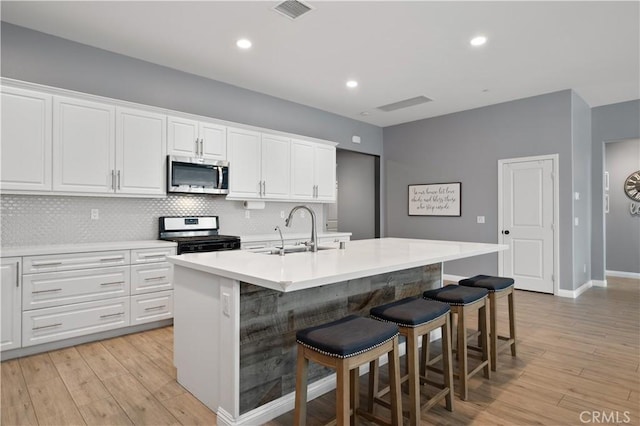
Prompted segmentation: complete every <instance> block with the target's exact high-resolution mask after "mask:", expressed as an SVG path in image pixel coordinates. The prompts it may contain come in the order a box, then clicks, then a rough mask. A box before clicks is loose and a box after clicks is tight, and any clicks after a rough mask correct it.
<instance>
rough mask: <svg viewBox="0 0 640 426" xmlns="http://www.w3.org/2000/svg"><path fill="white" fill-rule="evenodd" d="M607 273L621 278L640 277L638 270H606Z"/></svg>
mask: <svg viewBox="0 0 640 426" xmlns="http://www.w3.org/2000/svg"><path fill="white" fill-rule="evenodd" d="M605 275H608V276H612V277H620V278H635V279H640V273H638V272H624V271H608V270H607V271H605Z"/></svg>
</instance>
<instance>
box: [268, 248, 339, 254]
mask: <svg viewBox="0 0 640 426" xmlns="http://www.w3.org/2000/svg"><path fill="white" fill-rule="evenodd" d="M334 249H335V247H318V251H321V250H334ZM260 253H261V254H277V255H279V254H280V249H279V248H272V249H271V250H269V251H262V252H260ZM289 253H311V247H308V246H295V247H285V248H284V254H289Z"/></svg>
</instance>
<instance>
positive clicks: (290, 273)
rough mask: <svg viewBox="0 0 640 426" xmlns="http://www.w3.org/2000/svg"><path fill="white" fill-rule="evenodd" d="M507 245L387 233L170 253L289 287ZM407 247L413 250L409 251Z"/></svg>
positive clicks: (224, 272) (180, 260)
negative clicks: (274, 248)
mask: <svg viewBox="0 0 640 426" xmlns="http://www.w3.org/2000/svg"><path fill="white" fill-rule="evenodd" d="M508 248H509V246H507V245H504V244H484V243H467V242H456V241H437V240H414V239H402V238H383V239H373V240H359V241H352V242H350V243H348V245H347V249H346V250H340V249H334V250H324V251H319V252H317V253H291V254H287V255H286V256H277V255H266V254H260V253H252V252H248V251H227V252H213V253H193V254H185V255H181V256H170V257H168V258H167V259H168V260H169V262H171V263H174V264H175V265H178V266H184V267H187V268H191V269H195V270H198V271H202V272H207V273H210V274H213V275H218V276H222V277H226V278H230V279H234V280H238V281H244V282H248V283H251V284H255V285H259V286H261V287H265V288H269V289H273V290H278V291H282V292H291V291H296V290H303V289H307V288H313V287H318V286H321V285H326V284H332V283H336V282H341V281H346V280H352V279H357V278H363V277H368V276H372V275H378V274H384V273H387V272H393V271H398V270H402V269H409V268H414V267H418V266H424V265H430V264H434V263H440V262H446V261H450V260H456V259H463V258H466V257H472V256H478V255H482V254H489V253H496V252H498V251H502V250H507V249H508ZM393 251H395V253H394V252H393ZM372 252H377V253H372ZM409 252H412V253H411V254H406V253H409ZM405 254H406V255H405ZM480 272H481V271H479V273H480ZM177 284H179V283H177Z"/></svg>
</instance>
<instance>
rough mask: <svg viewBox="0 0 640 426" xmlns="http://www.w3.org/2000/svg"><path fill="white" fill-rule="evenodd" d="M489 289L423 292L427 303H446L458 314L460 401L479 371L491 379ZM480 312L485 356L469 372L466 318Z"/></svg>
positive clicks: (449, 287)
mask: <svg viewBox="0 0 640 426" xmlns="http://www.w3.org/2000/svg"><path fill="white" fill-rule="evenodd" d="M487 294H488V291H487V289H484V288H474V287H463V286H459V285H454V284H450V285H447V286H445V287H442V288H437V289H434V290H428V291H425V292H424V293H423V297H424V298H425V299H428V300H436V301H438V302H444V303H447V304H449V306H450V307H451V313H452V314H456V315H457V317H458V318H457V322H458V325H457V332H458V333H457V334H458V345H457V353H456V354H457V357H458V376H459V379H460V399H462V400H463V401H464V400H466V399H467V396H468V386H467V385H468V381H469V378H471V377H472V376H473V375H475V374H476V373H477V372H479V371H480V370H484V376H485V377H486V378H487V379H489V378H491V370H490V369H489V364H490V361H489V358H490V356H489V349H488V345H489V339H488V336H487ZM473 312H478V316H479V321H480V333H481V338H482V339H483V342H482V343H483V344H482V357H481V362H480V364H479V365H478V366H477V367H476V368H474V369H473V370H472V371H471V372H469V361H468V359H469V356H468V350H467V349H468V348H467V326H466V317H467V315H469V314H471V313H473Z"/></svg>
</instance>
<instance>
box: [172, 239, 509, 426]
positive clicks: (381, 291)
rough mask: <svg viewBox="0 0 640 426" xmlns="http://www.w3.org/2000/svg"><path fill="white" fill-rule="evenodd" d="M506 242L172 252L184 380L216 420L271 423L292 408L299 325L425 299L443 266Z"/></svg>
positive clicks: (315, 374)
mask: <svg viewBox="0 0 640 426" xmlns="http://www.w3.org/2000/svg"><path fill="white" fill-rule="evenodd" d="M321 248H324V247H321ZM327 248H328V247H327ZM507 248H508V246H505V245H498V244H483V243H469V242H454V241H434V240H417V239H402V238H382V239H373V240H360V241H351V242H349V243H347V246H346V249H344V250H343V249H338V248H336V246H334V247H331V248H329V249H326V250H319V251H318V252H316V253H311V252H302V253H289V254H286V255H285V256H279V255H277V254H276V255H273V254H264V253H251V252H247V251H227V252H210V253H192V254H186V255H181V256H175V257H170V258H169V261H170V262H172V263H173V264H174V287H175V290H174V292H175V294H174V342H175V349H174V363H175V366H176V368H177V372H178V382H179V383H180V384H181V385H183V386H184V387H185V388H186V389H187V390H189V391H190V392H191V393H192V394H193V395H194V396H196V397H197V398H198V399H199V400H200V401H202V402H203V403H204V404H205V405H207V406H208V407H209V408H211V409H212V410H213V411H215V412H216V413H217V415H218V423H219V424H227V425H255V424H261V423H264V422H266V421H268V420H269V419H271V418H274V417H276V416H278V415H280V414H282V413H284V412H286V411H289V410H291V409H292V408H293V404H294V390H295V349H296V344H295V331H296V330H298V329H301V328H306V327H310V326H313V325H317V324H321V323H324V322H328V321H331V320H334V319H337V318H341V317H343V316H346V315H347V314H350V313H356V314H360V315H367V314H368V311H369V309H370V308H371V307H373V306H376V305H380V304H383V303H388V302H390V301H393V300H398V299H401V298H403V297H407V296H418V295H420V294H422V292H423V291H425V290H428V289H431V288H435V287H439V286H441V285H442V262H445V261H449V260H455V259H462V258H466V257H471V256H478V255H483V254H488V253H495V252H498V251H501V250H505V249H507ZM478 272H479V273H481V272H483V271H478ZM309 382H310V383H311V384H310V386H309V391H308V395H309V398H315V397H317V396H319V395H321V394H323V393H325V392H327V391H329V390H331V389H332V388H333V387H334V386H335V383H334V379H333V377H332V375H331V372H330V371H328V370H326V369H324V368H322V367H319V366H313V365H311V366H310V369H309Z"/></svg>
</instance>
